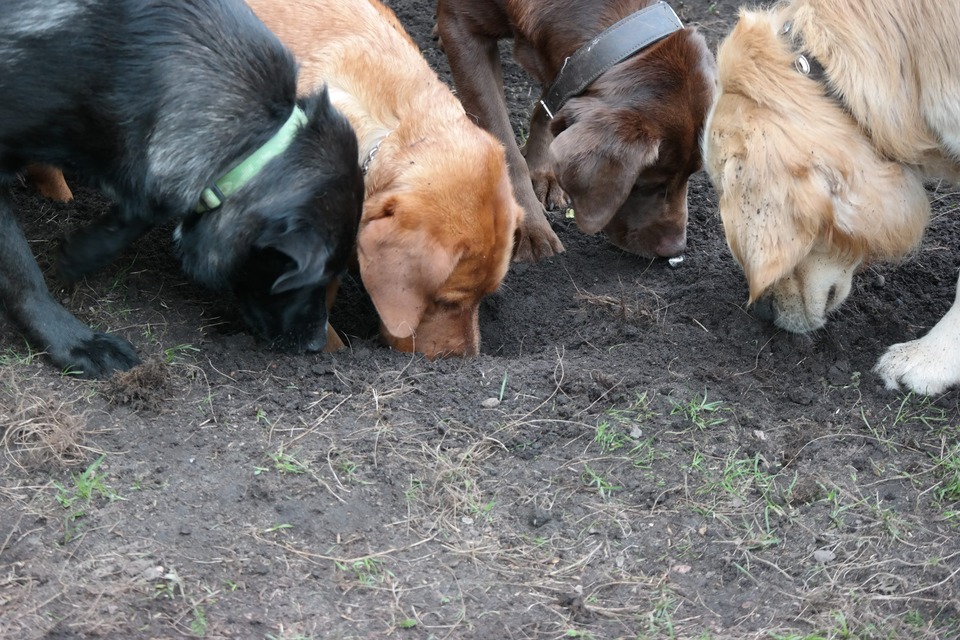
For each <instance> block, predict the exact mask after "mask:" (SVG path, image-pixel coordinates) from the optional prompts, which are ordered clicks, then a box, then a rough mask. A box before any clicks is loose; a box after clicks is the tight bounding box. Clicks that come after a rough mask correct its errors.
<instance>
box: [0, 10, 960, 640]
mask: <svg viewBox="0 0 960 640" xmlns="http://www.w3.org/2000/svg"><path fill="white" fill-rule="evenodd" d="M389 4H390V6H391V7H393V8H394V9H395V10H396V11H397V13H398V16H399V18H400V20H401V21H402V23H403V24H404V26H405V27H406V28H407V29H408V30H409V31H410V33H411V35H412V37H413V38H414V39H415V41H416V42H417V43H418V44H419V46H420V47H421V49H422V50H423V53H424V56H425V57H426V59H427V60H428V61H429V62H430V64H431V65H433V66H434V68H435V69H437V70H438V72H439V73H440V75H441V77H442V78H444V79H445V80H447V79H448V77H449V76H448V74H447V69H446V62H445V59H444V57H443V53H442V52H441V51H440V50H439V49H438V48H437V46H436V44H435V43H434V42H433V41H432V40H431V39H430V30H431V28H432V26H433V11H434V3H433V2H432V1H427V0H391V1H390V3H389ZM674 7H675V8H676V9H677V11H678V13H679V14H680V16H681V18H682V19H683V20H684V21H685V22H687V23H691V24H698V25H700V28H701V29H702V30H703V31H704V32H705V33H706V35H707V36H708V39H709V40H710V41H711V43H712V46H716V43H717V42H718V40H719V38H720V37H722V36H723V35H724V34H725V33H726V32H727V30H729V28H730V27H731V26H732V25H733V23H734V21H735V20H736V18H737V8H738V3H736V2H733V1H731V0H718V1H717V2H707V1H703V2H689V1H686V2H682V3H678V4H674ZM502 50H503V52H504V54H505V55H506V54H509V46H508V45H504V46H503V48H502ZM371 81H375V79H371ZM504 86H505V90H506V92H507V98H508V104H509V105H510V107H511V120H512V122H513V123H514V126H515V129H516V132H517V135H518V136H521V135H522V134H523V129H524V127H525V126H526V120H527V117H528V114H529V110H530V107H531V105H532V103H533V101H534V100H535V99H536V96H537V95H538V93H539V87H536V86H533V85H532V84H531V83H530V80H529V78H528V77H527V76H526V74H525V73H523V72H522V71H521V70H520V69H519V68H518V67H517V66H516V65H515V64H514V63H512V61H509V60H508V59H507V58H506V57H505V64H504ZM68 181H70V182H71V187H72V188H73V189H74V193H75V195H76V196H77V199H76V201H75V202H73V203H69V204H51V203H49V202H47V201H45V200H43V199H42V198H40V197H38V196H37V195H36V194H35V193H33V192H32V191H31V190H29V189H27V188H18V189H16V191H15V194H14V195H15V198H16V202H17V210H18V212H19V214H20V219H21V220H22V222H23V224H24V227H25V229H26V233H27V236H28V238H30V239H31V246H32V247H33V248H34V250H35V251H36V253H37V254H38V256H39V260H40V263H41V265H43V266H44V268H46V269H48V271H49V273H48V275H49V282H50V283H51V286H52V287H53V290H54V291H55V294H56V295H58V296H59V297H60V298H62V299H65V300H66V304H67V305H68V306H69V308H70V310H71V311H72V312H74V313H75V314H77V315H78V316H79V317H81V318H82V319H83V320H84V321H86V322H89V323H91V324H93V325H95V326H97V328H98V329H101V330H106V331H113V332H116V333H118V334H120V335H122V336H124V337H125V338H127V339H128V340H130V341H131V342H132V343H133V344H134V345H136V347H137V349H138V351H139V354H140V356H141V358H142V359H143V360H144V361H145V362H146V363H147V366H146V367H144V368H143V369H140V370H137V369H135V370H133V371H131V372H129V373H128V374H125V375H124V376H118V378H117V379H115V380H111V381H107V382H91V381H86V380H80V379H76V378H74V377H71V376H62V375H61V374H60V372H57V371H55V370H54V369H53V367H51V366H49V364H48V363H47V362H46V361H44V360H43V359H42V357H39V358H38V357H36V356H35V354H31V353H29V352H28V351H27V350H26V348H25V347H24V343H23V340H22V338H21V336H19V335H17V334H16V333H15V332H14V331H13V330H12V328H11V327H9V325H0V380H2V381H3V382H2V383H0V402H2V405H0V418H2V422H0V430H2V432H3V433H5V434H12V436H11V437H13V436H15V434H17V433H22V434H23V436H24V438H26V441H27V442H28V443H29V442H40V441H39V440H31V438H33V436H32V435H30V434H28V432H27V431H18V430H17V429H14V430H12V431H11V425H15V424H19V421H22V420H23V416H24V415H30V416H33V415H36V416H41V418H40V419H41V420H45V419H47V418H43V417H42V416H49V415H50V412H51V411H52V410H53V409H56V408H57V407H62V409H63V411H64V412H65V415H70V416H74V417H75V418H78V422H77V424H78V425H79V427H78V428H79V430H80V433H79V434H78V435H76V436H75V437H76V442H78V443H81V444H80V445H79V446H80V447H81V448H80V449H79V450H77V449H71V450H69V451H70V452H69V453H68V452H66V451H65V452H64V453H62V454H61V455H62V456H63V457H64V458H66V459H73V458H75V457H76V458H77V460H76V461H77V462H78V464H77V465H75V466H73V467H72V468H64V469H61V468H59V467H58V466H56V465H53V464H34V463H31V464H24V465H23V466H22V467H18V466H15V465H12V464H11V465H8V468H6V469H4V471H3V473H2V478H0V637H3V638H8V637H9V638H18V639H20V638H44V637H47V638H88V637H102V638H124V639H127V638H171V637H203V638H255V639H261V640H306V639H314V640H321V639H323V640H327V639H361V638H363V639H377V640H379V639H381V638H391V639H394V638H396V639H402V640H410V639H418V640H420V639H422V640H428V639H444V638H448V639H457V640H460V639H464V640H488V639H489V640H505V639H512V640H521V639H537V640H548V639H549V640H553V639H556V638H581V639H596V640H600V639H610V638H627V639H631V640H636V639H638V638H643V639H654V638H656V639H659V638H684V639H686V638H689V639H698V640H728V639H729V640H744V639H763V640H774V639H783V640H817V639H820V638H824V639H828V638H829V639H833V638H837V639H841V638H849V639H852V638H857V639H858V640H866V639H872V638H876V639H883V640H889V639H892V638H911V639H912V640H927V639H929V640H933V639H946V638H957V637H960V531H958V527H960V390H957V389H954V390H951V391H949V392H947V393H945V394H942V395H940V396H937V397H932V398H917V397H914V396H911V395H905V394H902V393H896V392H890V391H887V390H886V389H884V388H883V385H882V384H881V383H880V381H879V380H878V379H877V377H876V376H875V375H874V374H873V373H872V371H871V369H872V367H873V364H874V363H875V362H876V360H877V358H878V357H879V356H880V354H881V353H883V350H884V349H885V348H886V347H887V346H889V345H890V344H893V343H895V342H900V341H903V340H908V339H911V338H914V337H917V336H919V335H922V334H923V333H925V332H926V331H927V330H928V329H929V328H930V327H931V326H933V325H934V324H935V323H936V322H937V321H938V320H939V319H940V317H942V315H943V314H944V313H945V312H946V310H947V309H948V308H949V306H950V304H951V302H952V300H953V296H954V294H955V284H956V278H957V267H958V266H960V191H958V189H956V188H954V187H951V186H949V185H946V184H930V185H929V192H930V197H931V201H932V203H933V209H934V215H933V220H932V223H931V228H930V230H929V232H928V233H927V236H926V239H925V240H924V243H923V245H922V246H921V247H920V248H919V249H918V250H917V252H916V253H915V254H914V255H913V256H910V257H909V258H908V259H907V260H905V261H904V262H903V264H901V265H880V264H877V265H871V266H869V267H868V268H867V269H865V270H864V271H863V272H862V273H861V274H859V275H858V276H857V277H856V279H855V281H854V291H853V292H852V294H851V296H850V299H849V300H848V301H847V303H845V305H844V307H843V308H842V310H841V311H840V312H839V313H838V314H836V315H835V317H833V318H831V321H830V323H829V324H828V326H827V327H826V328H824V329H822V330H820V331H818V332H816V333H814V334H811V335H806V336H797V335H792V334H787V333H784V332H782V331H780V330H778V329H776V328H775V327H772V326H770V325H768V324H765V323H763V322H760V321H758V320H756V319H755V318H753V317H752V316H751V315H750V313H749V310H748V309H747V308H746V307H745V302H746V299H747V290H746V284H745V282H744V279H743V274H742V273H741V271H740V268H739V267H738V265H737V264H736V263H735V262H734V260H733V259H732V258H731V256H730V252H729V250H728V249H727V246H726V243H725V240H724V237H723V230H722V226H721V223H720V220H719V218H718V215H717V200H716V194H715V193H714V191H713V189H712V188H711V186H710V184H709V182H708V181H707V179H706V177H705V176H704V175H703V174H697V175H695V176H694V178H693V180H692V182H691V188H690V193H689V205H690V227H689V235H688V237H689V247H688V250H687V252H686V255H685V259H684V261H683V262H682V264H680V265H679V266H677V267H675V268H672V267H670V266H669V264H668V263H667V262H666V261H661V260H655V261H647V260H640V259H638V258H637V257H635V256H632V255H628V254H625V253H624V252H622V251H619V250H617V249H616V248H614V247H612V246H611V245H610V244H609V243H608V242H607V241H606V239H605V238H603V237H602V236H585V235H583V234H582V233H580V231H579V230H578V229H577V228H576V226H575V224H574V223H573V221H572V220H569V219H567V218H565V217H564V216H563V215H561V214H559V213H557V214H550V215H549V218H550V222H551V224H552V226H553V228H554V230H555V231H556V232H557V234H558V236H559V237H560V239H561V240H562V242H563V243H564V245H565V247H566V252H565V253H563V254H561V255H558V256H556V257H554V258H551V259H549V260H546V261H544V262H541V263H537V264H514V265H511V269H510V272H509V273H508V274H507V277H506V279H505V281H504V283H503V285H502V286H501V288H500V290H499V291H498V292H497V293H495V294H494V295H492V296H490V297H489V298H487V299H486V300H485V301H484V303H483V305H482V307H481V333H482V346H481V354H480V355H479V356H478V357H476V358H472V359H469V360H459V359H453V360H436V361H433V362H430V361H427V360H425V359H424V358H422V357H420V356H416V355H410V354H403V353H397V352H394V351H391V350H390V349H387V348H386V347H384V346H383V345H382V344H381V343H380V342H379V341H378V339H377V319H376V315H375V312H374V309H373V306H372V304H371V303H370V300H369V297H368V296H367V295H366V293H365V292H364V290H363V286H362V283H360V282H359V281H358V280H357V279H356V278H354V277H348V278H347V280H346V282H345V283H344V285H343V287H342V289H341V294H340V296H339V298H338V300H337V304H336V306H335V307H334V309H333V311H332V320H331V321H332V324H333V325H334V326H335V327H337V329H338V330H340V331H343V332H345V333H346V334H347V338H348V343H349V347H348V348H347V349H346V350H344V351H341V352H339V353H335V354H311V355H301V356H291V355H285V354H279V353H274V352H271V351H269V350H267V349H264V348H263V347H261V346H260V345H257V344H256V343H255V342H254V340H253V339H252V338H250V336H249V335H248V334H246V333H245V332H244V331H243V329H242V322H241V321H240V319H239V318H238V317H237V313H236V311H235V306H234V305H233V304H232V301H231V300H229V299H227V298H223V297H220V296H217V295H215V294H213V293H210V292H207V291H204V290H202V289H199V288H197V287H195V286H193V285H191V284H189V283H188V282H187V281H186V280H185V278H184V277H183V275H182V274H181V273H180V270H179V267H178V262H177V258H176V255H175V253H174V251H173V248H172V246H171V241H170V229H169V228H166V229H158V230H156V231H154V232H152V233H151V234H150V235H149V236H148V237H146V238H144V239H143V240H141V241H140V242H138V243H137V244H136V245H135V246H134V247H133V248H132V249H131V250H130V251H129V252H128V253H126V254H125V255H123V256H121V257H120V259H118V260H117V262H116V263H115V264H114V265H112V266H111V267H110V268H109V269H106V270H104V271H103V272H102V273H98V274H96V275H95V276H93V277H90V278H88V279H87V280H86V281H83V282H81V283H79V284H78V286H77V287H76V288H74V289H73V290H72V292H71V295H70V296H69V298H67V297H66V296H65V295H64V293H63V292H62V291H60V290H59V289H57V283H56V281H55V278H54V272H53V270H52V268H51V267H50V265H51V263H52V261H53V259H54V258H55V256H56V249H57V240H58V238H59V237H60V236H61V235H62V233H63V232H64V231H65V230H68V229H70V228H72V227H73V226H76V225H80V224H84V223H85V222H86V221H89V220H90V219H92V217H94V216H96V215H98V214H99V213H101V212H102V211H103V210H104V209H105V207H107V206H109V203H108V202H107V201H106V200H105V199H104V198H103V196H102V195H100V194H98V193H96V192H94V191H91V190H89V189H86V188H84V186H83V185H82V184H78V183H77V182H76V181H75V180H74V179H73V178H72V177H71V176H68ZM0 322H2V321H0ZM35 396H36V397H38V398H45V399H46V400H45V401H44V402H46V403H47V404H44V403H40V404H38V405H37V407H38V408H37V409H36V410H35V411H34V410H31V411H34V413H30V412H28V413H27V414H24V413H23V412H22V411H20V410H19V409H17V407H20V406H21V402H24V403H25V404H24V405H23V406H32V405H31V404H30V403H31V402H32V401H31V400H29V398H32V397H35ZM55 415H57V416H58V417H57V419H56V420H53V421H52V422H56V423H58V424H59V423H61V422H65V421H67V418H65V417H62V416H60V414H55ZM80 417H82V420H79V418H80ZM20 439H23V438H21V436H16V437H14V441H19V440H20ZM34 446H40V445H34ZM82 447H89V449H84V448H82ZM7 448H8V450H10V451H15V450H17V445H15V443H11V444H10V445H7ZM93 449H95V450H96V451H93Z"/></svg>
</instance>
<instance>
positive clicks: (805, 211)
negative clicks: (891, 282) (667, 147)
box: [715, 157, 830, 303]
mask: <svg viewBox="0 0 960 640" xmlns="http://www.w3.org/2000/svg"><path fill="white" fill-rule="evenodd" d="M752 164H753V163H752V162H745V161H743V160H742V159H741V158H739V157H735V158H729V159H728V160H727V161H726V162H725V163H723V166H722V167H721V168H720V171H719V175H718V176H717V178H716V180H715V184H716V188H717V191H718V193H719V194H720V217H721V219H722V221H723V230H724V234H725V235H726V238H727V244H728V246H729V247H730V251H731V253H733V257H734V258H736V260H737V262H739V263H740V266H741V267H742V268H743V271H744V275H745V276H746V278H747V284H748V286H749V289H750V298H749V301H750V302H751V303H752V302H754V301H756V300H757V299H758V298H759V297H760V296H761V295H762V294H763V292H764V291H766V290H767V288H768V287H769V286H770V285H772V284H773V283H774V282H776V281H777V280H779V279H781V278H782V277H784V276H785V275H787V274H788V273H790V272H791V271H792V270H793V268H794V267H796V265H797V264H798V263H799V262H800V261H801V260H802V259H803V258H804V257H805V256H806V255H807V254H808V253H810V250H811V248H812V247H813V244H814V242H815V241H816V239H817V232H818V230H819V228H820V227H821V224H822V221H826V220H827V219H828V218H829V216H830V210H829V209H830V201H829V197H823V196H826V195H827V194H826V193H824V192H823V191H822V190H820V189H815V188H807V187H800V188H797V185H795V184H790V185H779V186H776V187H774V186H772V184H771V183H767V182H766V180H772V179H773V178H772V176H769V175H757V173H756V172H755V171H754V170H755V169H756V167H754V166H752ZM789 182H791V183H793V180H792V179H791V180H789ZM781 187H782V188H781ZM797 193H803V194H804V197H802V198H801V199H802V202H798V201H797V198H796V194H797ZM818 194H819V195H818Z"/></svg>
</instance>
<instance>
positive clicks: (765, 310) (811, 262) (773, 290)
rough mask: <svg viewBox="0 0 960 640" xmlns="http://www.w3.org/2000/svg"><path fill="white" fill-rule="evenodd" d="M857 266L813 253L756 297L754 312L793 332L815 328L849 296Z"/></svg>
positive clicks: (805, 331) (807, 331) (823, 323)
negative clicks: (758, 297)
mask: <svg viewBox="0 0 960 640" xmlns="http://www.w3.org/2000/svg"><path fill="white" fill-rule="evenodd" d="M858 265H859V262H855V263H854V264H850V263H849V261H845V260H840V259H837V258H834V257H831V256H829V255H827V254H818V253H813V254H810V255H808V256H807V257H806V258H805V259H804V260H803V261H801V263H800V264H799V265H797V267H796V268H795V269H794V270H793V272H792V273H790V274H789V275H787V276H785V277H784V278H781V279H780V280H778V281H777V282H775V283H774V284H773V285H772V286H771V287H770V288H769V289H768V290H767V292H766V293H764V295H763V296H762V297H761V298H760V299H759V300H757V302H756V303H755V304H754V309H753V313H754V315H755V316H756V317H758V318H760V319H762V320H771V321H773V323H774V324H775V325H776V326H778V327H780V328H781V329H786V330H787V331H790V332H793V333H809V332H811V331H816V330H817V329H820V328H822V327H823V326H824V325H826V323H827V318H828V316H829V315H830V314H831V313H832V312H834V311H836V310H837V309H838V308H839V307H840V306H841V305H842V304H843V302H844V300H846V299H847V296H848V295H850V290H851V288H852V285H853V274H854V273H855V272H856V269H857V267H858Z"/></svg>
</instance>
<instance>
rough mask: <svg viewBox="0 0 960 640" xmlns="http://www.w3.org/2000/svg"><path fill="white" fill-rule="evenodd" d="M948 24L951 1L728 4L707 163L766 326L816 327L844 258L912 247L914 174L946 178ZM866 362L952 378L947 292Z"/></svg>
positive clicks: (959, 120)
mask: <svg viewBox="0 0 960 640" xmlns="http://www.w3.org/2000/svg"><path fill="white" fill-rule="evenodd" d="M958 34H960V3H958V2H942V1H940V0H910V1H909V2H905V1H904V0H859V1H857V2H850V1H843V2H841V1H838V0H794V1H793V2H790V3H786V4H781V5H777V6H774V7H773V8H771V9H770V10H767V11H746V10H742V11H741V13H740V20H739V22H738V24H737V25H736V27H735V28H734V30H733V31H732V32H731V34H730V35H729V36H728V37H727V38H726V39H725V40H724V42H723V43H721V45H720V48H719V52H718V58H717V64H718V68H719V88H718V89H719V91H718V96H717V100H716V101H715V103H714V105H713V108H712V110H711V113H710V116H709V117H708V122H707V129H706V133H705V137H704V157H705V160H706V168H707V171H708V173H709V175H710V178H711V180H712V181H713V184H714V186H715V187H716V189H717V192H718V194H719V196H720V215H721V217H722V219H723V227H724V231H725V232H726V237H727V242H728V244H729V245H730V249H731V251H732V252H733V255H734V257H735V258H736V259H737V261H738V262H739V263H740V265H741V266H742V267H743V270H744V272H745V274H746V277H747V281H748V284H749V288H750V302H754V301H757V300H759V299H761V297H762V298H763V301H762V302H763V303H764V304H770V306H771V307H772V313H773V316H774V319H775V322H776V324H777V325H779V326H781V327H783V328H784V329H788V330H790V331H795V332H806V331H812V330H814V329H817V328H819V327H822V326H823V325H824V323H825V322H826V316H827V314H829V313H830V312H831V311H833V310H834V309H836V308H837V307H838V306H840V304H841V303H842V302H843V300H844V299H845V298H846V297H847V295H848V294H849V293H850V289H851V282H852V278H853V275H854V273H855V272H856V271H857V270H858V268H860V267H861V266H862V265H863V264H865V263H866V262H867V261H871V260H883V259H898V258H902V257H903V256H905V255H906V254H907V253H909V252H910V251H911V250H912V249H913V248H915V247H916V246H917V244H918V243H919V241H920V239H921V237H922V235H923V232H924V229H925V228H926V226H927V222H928V219H929V215H930V205H929V202H928V200H927V195H926V192H925V190H924V187H923V182H922V181H923V179H924V178H927V177H942V178H946V179H949V180H953V181H957V180H960V57H958V56H957V43H958V42H960V40H958ZM958 289H960V282H958ZM875 370H876V372H877V373H878V374H879V375H880V376H881V378H883V380H884V382H885V383H886V385H887V387H888V388H891V389H893V388H897V387H898V386H899V385H900V384H903V385H904V386H906V387H908V388H909V389H911V390H913V391H915V392H918V393H924V394H934V393H939V392H941V391H942V390H944V389H946V388H947V387H949V386H951V385H955V384H958V383H960V290H958V299H957V300H955V301H954V303H953V307H952V308H951V309H950V311H949V312H948V313H947V314H946V316H944V317H943V319H942V320H940V322H939V323H938V324H937V325H936V326H935V327H934V328H933V329H931V330H930V332H929V333H928V334H927V335H925V336H924V337H922V338H920V339H918V340H913V341H911V342H906V343H903V344H897V345H894V346H892V347H890V348H889V349H888V350H887V352H886V354H885V355H884V356H883V357H882V358H881V359H880V361H879V363H878V364H877V366H876V368H875Z"/></svg>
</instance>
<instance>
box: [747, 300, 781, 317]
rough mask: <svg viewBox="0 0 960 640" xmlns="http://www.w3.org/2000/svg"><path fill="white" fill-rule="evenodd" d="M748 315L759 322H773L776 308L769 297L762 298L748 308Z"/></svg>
mask: <svg viewBox="0 0 960 640" xmlns="http://www.w3.org/2000/svg"><path fill="white" fill-rule="evenodd" d="M750 315H752V316H753V317H754V318H756V319H757V320H760V321H761V322H771V323H772V322H774V321H776V319H777V308H776V307H775V306H774V304H773V299H772V298H770V296H764V297H762V298H760V299H759V300H757V301H756V302H754V303H753V306H751V307H750Z"/></svg>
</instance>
